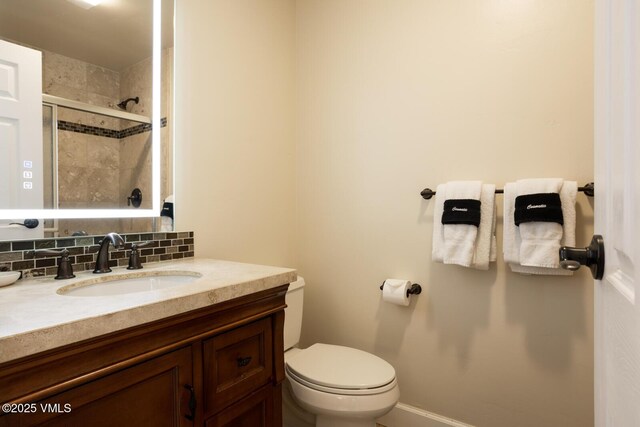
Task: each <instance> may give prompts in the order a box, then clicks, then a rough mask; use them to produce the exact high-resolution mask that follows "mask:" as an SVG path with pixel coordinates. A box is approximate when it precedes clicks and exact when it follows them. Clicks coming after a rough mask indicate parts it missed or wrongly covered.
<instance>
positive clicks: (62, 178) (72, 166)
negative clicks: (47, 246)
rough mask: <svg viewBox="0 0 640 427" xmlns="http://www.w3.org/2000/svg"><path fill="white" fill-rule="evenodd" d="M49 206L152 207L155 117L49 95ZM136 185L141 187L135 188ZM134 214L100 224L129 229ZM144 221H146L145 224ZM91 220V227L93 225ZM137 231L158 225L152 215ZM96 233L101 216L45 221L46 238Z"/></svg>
mask: <svg viewBox="0 0 640 427" xmlns="http://www.w3.org/2000/svg"><path fill="white" fill-rule="evenodd" d="M43 138H44V140H43V154H44V159H45V161H44V165H43V166H44V171H43V172H44V206H45V207H46V208H63V209H70V208H71V209H73V208H82V209H92V208H96V209H98V208H100V209H116V208H118V209H122V208H130V209H135V208H136V206H135V205H136V204H137V203H134V204H131V203H130V201H131V194H132V192H135V193H136V194H139V193H141V194H142V198H141V200H140V204H139V205H138V206H137V207H142V208H147V209H148V208H150V207H151V201H150V197H146V198H145V195H151V193H152V188H151V184H152V179H151V120H150V119H149V118H148V117H145V116H142V115H138V114H132V113H129V112H126V111H122V110H116V109H111V108H107V107H100V106H96V105H91V104H87V103H84V102H79V101H74V100H70V99H65V98H61V97H58V96H52V95H47V94H44V95H43ZM134 190H136V191H134ZM132 221H134V220H133V219H101V220H99V223H100V228H103V229H104V230H107V231H108V230H113V229H118V230H121V231H126V230H127V229H128V228H130V227H131V225H129V226H127V224H128V223H131V222H132ZM143 223H144V224H143ZM89 224H90V227H89ZM135 225H136V226H135V228H136V230H147V231H151V230H153V222H152V220H151V219H148V218H139V219H136V220H135ZM86 228H90V229H91V230H92V233H91V234H94V233H95V232H96V231H95V228H96V220H90V219H87V220H85V219H73V220H65V219H60V220H45V230H44V231H45V237H57V236H59V235H72V234H74V233H75V234H82V232H83V231H84V230H85V229H86Z"/></svg>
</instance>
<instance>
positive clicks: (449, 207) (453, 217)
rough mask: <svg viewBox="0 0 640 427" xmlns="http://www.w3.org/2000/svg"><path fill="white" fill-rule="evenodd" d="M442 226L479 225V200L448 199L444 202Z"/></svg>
mask: <svg viewBox="0 0 640 427" xmlns="http://www.w3.org/2000/svg"><path fill="white" fill-rule="evenodd" d="M442 223H443V224H445V225H446V224H467V225H475V226H476V227H478V226H479V225H480V200H473V199H449V200H445V201H444V206H443V212H442Z"/></svg>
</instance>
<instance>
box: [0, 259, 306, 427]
mask: <svg viewBox="0 0 640 427" xmlns="http://www.w3.org/2000/svg"><path fill="white" fill-rule="evenodd" d="M145 270H146V272H152V271H156V272H162V271H163V270H164V271H166V272H169V271H170V270H180V271H183V272H189V271H191V272H197V273H198V274H200V275H201V277H199V278H197V279H196V280H193V281H192V282H190V283H187V284H182V285H180V286H175V287H171V288H167V289H160V290H151V291H142V292H134V293H128V294H121V295H107V296H88V297H85V296H73V293H70V294H67V295H64V294H63V295H61V294H58V293H57V291H58V290H59V289H60V288H61V287H63V286H66V287H67V288H69V287H71V288H73V285H74V284H78V285H79V286H80V285H82V283H86V281H87V280H91V279H93V278H92V276H91V274H90V273H82V274H79V275H78V277H77V278H76V279H72V280H69V281H54V280H52V279H36V280H29V281H25V282H24V283H21V284H17V285H14V286H13V287H9V288H5V289H0V403H10V405H9V406H7V405H5V406H3V413H2V414H0V426H13V425H20V426H28V425H40V424H44V425H47V426H58V425H60V426H70V425H92V426H116V425H117V426H128V425H131V426H134V425H135V426H138V425H150V426H151V425H153V426H192V425H198V426H208V427H212V426H216V427H222V426H252V427H253V426H255V427H258V426H280V425H282V415H281V407H282V404H281V403H282V402H281V382H282V381H283V379H284V359H283V324H284V308H285V293H286V290H287V287H288V284H289V283H290V282H292V281H294V280H295V278H296V273H295V271H294V270H291V269H284V268H275V267H265V266H257V265H249V264H240V263H233V262H226V261H215V260H201V259H192V260H185V261H180V262H171V263H168V264H162V263H161V264H158V265H157V266H156V267H154V268H149V269H147V268H145ZM111 274H115V275H116V276H118V275H121V276H126V274H127V270H118V271H114V273H110V274H109V275H111ZM104 276H108V275H104ZM83 281H84V282H83ZM94 281H95V279H94ZM61 282H62V283H61ZM25 310H32V311H31V312H30V313H27V312H25ZM12 322H13V323H12ZM7 412H9V413H7Z"/></svg>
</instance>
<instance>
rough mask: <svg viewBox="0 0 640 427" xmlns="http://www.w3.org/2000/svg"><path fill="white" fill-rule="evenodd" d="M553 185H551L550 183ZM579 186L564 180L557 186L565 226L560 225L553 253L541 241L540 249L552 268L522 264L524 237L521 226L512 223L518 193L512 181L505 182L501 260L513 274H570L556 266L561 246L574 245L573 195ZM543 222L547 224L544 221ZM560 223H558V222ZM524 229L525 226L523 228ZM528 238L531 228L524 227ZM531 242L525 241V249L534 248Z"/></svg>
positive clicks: (574, 214)
mask: <svg viewBox="0 0 640 427" xmlns="http://www.w3.org/2000/svg"><path fill="white" fill-rule="evenodd" d="M552 185H553V184H552ZM577 189H578V185H577V183H576V182H575V181H564V182H562V185H561V188H560V201H561V202H562V214H563V217H564V225H563V226H561V229H562V235H561V239H560V241H559V244H558V245H557V246H556V249H555V254H554V255H552V254H551V252H549V244H548V243H547V242H543V245H542V247H543V251H545V253H548V254H549V255H548V256H547V258H546V259H545V262H546V263H548V265H551V266H553V267H542V266H532V265H522V264H521V249H522V243H523V239H522V237H521V228H522V226H523V225H525V224H534V223H523V224H520V227H517V226H516V225H515V223H514V219H513V218H514V211H515V198H516V196H517V195H518V189H517V185H516V184H515V183H507V184H506V185H505V187H504V232H503V253H504V260H505V262H506V263H508V264H509V266H510V267H511V270H512V271H514V272H516V273H524V274H544V275H561V276H569V275H572V274H573V272H571V271H568V270H564V269H561V268H558V267H559V257H558V248H559V247H560V246H574V245H575V227H576V210H575V202H576V194H577ZM537 192H552V191H545V190H542V191H537ZM545 224H546V223H545ZM558 225H559V224H558ZM525 228H526V227H525ZM527 231H528V233H529V234H528V236H529V240H531V236H532V235H533V232H534V230H527ZM530 243H533V242H531V241H529V242H527V245H526V246H525V248H526V250H527V251H529V250H534V245H531V244H530Z"/></svg>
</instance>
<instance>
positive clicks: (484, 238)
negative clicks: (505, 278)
mask: <svg viewBox="0 0 640 427" xmlns="http://www.w3.org/2000/svg"><path fill="white" fill-rule="evenodd" d="M495 200H496V186H495V185H494V184H482V192H481V194H480V226H479V227H478V236H477V237H476V244H475V250H474V252H473V260H472V263H471V267H473V268H477V269H478V270H488V269H489V262H490V261H495V260H496V249H495V246H496V203H495Z"/></svg>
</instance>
